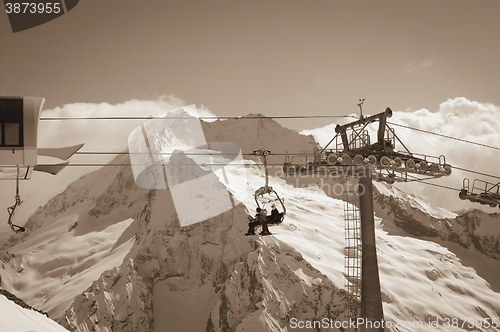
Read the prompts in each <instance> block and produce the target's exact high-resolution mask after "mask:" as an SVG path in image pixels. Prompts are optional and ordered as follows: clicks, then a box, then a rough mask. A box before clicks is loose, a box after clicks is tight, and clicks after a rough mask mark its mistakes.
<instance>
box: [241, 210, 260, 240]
mask: <svg viewBox="0 0 500 332" xmlns="http://www.w3.org/2000/svg"><path fill="white" fill-rule="evenodd" d="M256 211H257V213H256V214H255V218H252V216H248V231H247V233H246V234H245V235H255V226H257V225H258V224H260V221H259V218H260V215H261V214H260V212H261V209H260V208H259V207H258V208H257V210H256Z"/></svg>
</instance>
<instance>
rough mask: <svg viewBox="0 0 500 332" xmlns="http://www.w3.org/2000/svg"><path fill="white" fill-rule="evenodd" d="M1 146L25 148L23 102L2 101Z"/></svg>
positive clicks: (0, 120)
mask: <svg viewBox="0 0 500 332" xmlns="http://www.w3.org/2000/svg"><path fill="white" fill-rule="evenodd" d="M0 146H2V147H18V146H23V101H22V100H21V99H19V100H0Z"/></svg>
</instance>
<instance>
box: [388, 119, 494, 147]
mask: <svg viewBox="0 0 500 332" xmlns="http://www.w3.org/2000/svg"><path fill="white" fill-rule="evenodd" d="M387 123H388V124H391V125H393V126H398V127H401V128H406V129H411V130H415V131H420V132H423V133H426V134H431V135H436V136H440V137H445V138H449V139H453V140H456V141H460V142H465V143H469V144H474V145H478V146H482V147H485V148H490V149H495V150H500V148H498V147H496V146H492V145H487V144H482V143H477V142H473V141H469V140H466V139H463V138H457V137H453V136H448V135H444V134H438V133H434V132H432V131H427V130H423V129H418V128H413V127H409V126H405V125H401V124H397V123H394V122H389V121H388V122H387Z"/></svg>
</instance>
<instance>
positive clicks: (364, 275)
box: [283, 100, 452, 332]
mask: <svg viewBox="0 0 500 332" xmlns="http://www.w3.org/2000/svg"><path fill="white" fill-rule="evenodd" d="M363 101H364V100H360V103H359V104H358V106H359V108H360V112H362V109H361V105H362V104H363ZM391 116H392V110H391V109H390V108H386V110H385V111H384V112H381V113H379V114H375V115H372V116H363V115H360V118H359V119H358V120H356V121H354V122H351V123H347V124H344V125H337V126H336V128H335V132H336V134H335V136H334V137H333V138H332V139H331V140H330V142H328V144H327V145H326V146H325V147H324V148H322V149H315V150H314V152H313V156H314V157H313V160H312V161H308V160H307V158H306V162H305V164H299V163H294V156H286V158H285V162H284V165H283V170H284V172H285V174H286V175H287V176H295V175H300V176H299V177H300V178H302V177H304V178H307V177H309V176H316V177H320V176H323V177H324V178H340V177H351V178H354V179H356V180H357V186H358V190H356V191H355V193H351V194H348V195H347V198H346V196H344V223H345V227H346V230H345V232H346V233H345V243H346V247H345V249H344V252H345V278H346V288H347V292H348V297H349V301H350V302H352V301H353V300H354V301H360V309H361V310H357V309H356V310H355V309H354V308H353V306H352V305H349V306H348V310H347V314H348V316H349V317H348V318H349V319H350V320H357V319H358V318H362V319H363V321H364V322H372V324H365V325H363V326H361V327H360V331H377V332H382V331H384V328H383V319H384V313H383V307H382V296H381V291H380V279H379V271H378V260H377V251H376V237H375V220H374V219H375V218H374V211H373V183H372V179H376V180H378V181H384V182H387V183H394V182H398V181H401V182H403V181H404V182H407V181H418V180H425V179H429V178H439V177H441V176H448V175H450V174H451V169H452V168H451V166H450V165H448V164H447V163H446V159H445V157H444V156H442V155H441V156H439V157H433V156H429V155H423V154H416V153H412V152H410V150H409V149H408V148H407V147H406V146H405V145H404V143H403V142H402V141H401V140H400V139H399V137H398V136H397V135H396V132H395V131H394V129H392V128H391V127H389V126H388V123H387V118H389V117H391ZM375 122H378V124H379V126H378V131H377V132H376V140H375V142H374V143H371V136H370V134H369V131H368V129H369V127H368V125H369V124H371V123H375ZM332 143H333V144H334V145H333V147H332V148H330V149H327V148H328V147H329V146H330V145H331V144H332ZM396 144H399V145H401V147H402V148H403V150H401V151H398V150H396ZM408 173H410V174H414V175H411V176H410V177H409V176H408ZM421 177H425V178H421ZM348 184H349V182H347V185H346V184H344V193H345V192H346V190H348ZM322 185H323V182H322ZM346 187H347V188H346ZM358 200H359V203H358Z"/></svg>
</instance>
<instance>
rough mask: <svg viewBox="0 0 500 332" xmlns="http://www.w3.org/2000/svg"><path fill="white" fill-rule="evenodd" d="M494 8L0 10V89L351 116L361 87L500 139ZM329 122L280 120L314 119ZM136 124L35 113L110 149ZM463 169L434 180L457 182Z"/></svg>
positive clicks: (410, 120)
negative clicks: (23, 26)
mask: <svg viewBox="0 0 500 332" xmlns="http://www.w3.org/2000/svg"><path fill="white" fill-rule="evenodd" d="M499 12H500V2H499V1H496V0H491V1H482V0H481V1H461V0H442V1H425V0H421V1H411V2H410V1H401V0H400V1H336V0H330V1H316V0H313V1H304V0H300V1H293V0H286V1H281V0H275V1H256V0H252V1H217V0H216V1H160V0H151V1H138V0H85V1H80V2H79V4H78V5H77V6H76V7H75V8H74V9H73V10H71V11H70V12H68V13H67V14H65V15H63V16H61V17H59V18H58V19H55V20H53V21H51V22H48V23H46V24H44V25H41V26H38V27H35V28H32V29H30V30H26V31H23V32H19V33H15V34H13V33H12V32H11V30H10V26H9V23H8V19H7V15H6V14H5V13H3V11H2V12H0V95H32V96H42V97H45V98H46V104H45V107H44V108H45V109H46V110H47V111H46V112H45V113H44V116H52V115H71V116H79V115H91V116H102V115H150V114H151V115H154V114H160V113H162V112H164V111H167V110H170V109H173V108H175V107H176V106H179V105H188V104H196V105H198V107H199V108H203V109H205V110H209V111H211V112H212V113H213V114H216V115H219V116H230V115H245V114H249V113H262V114H265V115H269V116H272V115H310V114H312V115H346V114H352V113H356V112H358V109H357V106H356V104H357V101H358V99H359V98H365V99H366V101H365V105H364V111H365V112H366V113H368V114H370V113H371V114H374V113H378V112H381V111H383V110H384V109H385V108H386V107H391V108H392V110H393V111H395V112H396V113H395V116H394V118H393V120H394V121H395V122H399V123H405V124H408V125H411V126H414V127H418V128H421V129H426V130H431V131H435V132H440V133H443V134H447V135H452V136H456V137H461V138H466V139H471V140H475V141H479V142H486V143H488V144H491V145H496V146H500V139H499V133H500V124H499V123H498V121H497V118H498V114H499V113H498V111H499V109H498V105H500V94H499V93H498V87H499V86H500V65H499V59H500V42H499V41H498V35H499V32H500V20H498V13H499ZM201 105H203V106H201ZM335 121H337V120H336V119H331V120H324V119H323V120H294V119H290V120H280V123H281V124H283V125H285V126H287V127H289V128H293V129H296V130H306V129H307V130H312V129H315V128H318V127H322V126H325V125H329V124H333V123H334V122H335ZM72 126H74V125H72ZM135 126H136V123H134V124H131V123H125V124H124V123H123V122H120V123H117V122H112V123H99V124H96V123H95V122H94V123H90V122H82V123H80V124H78V127H79V128H78V130H75V129H74V127H71V126H70V125H68V124H67V123H66V124H48V123H43V124H42V125H41V134H40V140H41V143H43V144H49V145H54V144H55V145H57V144H59V145H68V144H73V143H78V142H85V143H86V147H85V149H87V150H89V151H95V150H97V149H98V148H101V149H106V150H113V149H115V150H116V149H117V148H122V147H123V148H124V147H125V146H126V140H124V137H126V135H125V134H126V133H129V132H130V131H131V130H132V129H133V127H135ZM396 130H397V132H398V133H401V135H402V136H403V137H404V138H405V139H406V141H405V144H407V145H408V146H411V148H412V149H416V150H417V151H415V152H420V153H432V154H438V155H439V154H448V155H447V160H448V161H449V162H450V163H454V164H455V165H459V166H461V167H466V168H471V169H475V170H478V171H482V172H486V173H490V174H494V173H495V171H496V167H495V165H497V164H498V162H499V161H500V160H499V159H500V158H498V155H499V154H498V152H499V151H495V150H491V149H484V148H478V147H474V146H471V145H467V144H464V143H459V142H455V141H449V140H441V139H438V138H435V137H428V136H425V137H424V136H422V134H417V133H410V132H408V133H407V132H405V130H403V129H398V128H396ZM97 141H98V142H100V144H101V145H96V144H97V143H96V142H97ZM102 142H106V144H104V145H103V143H102ZM417 143H418V144H417ZM422 143H428V144H429V145H424V144H422ZM80 158H81V157H80ZM79 161H81V159H79ZM65 172H66V171H65ZM68 172H69V171H68ZM71 172H77V171H76V170H72V171H71ZM80 172H82V171H81V170H80ZM498 175H500V173H499V174H498ZM459 176H460V177H462V174H459ZM459 176H458V175H457V176H456V177H454V178H453V179H452V178H451V177H450V178H449V179H444V180H439V181H441V182H436V183H441V184H444V185H449V186H453V187H457V188H458V187H460V186H461V178H459ZM472 177H473V175H472ZM489 180H491V181H494V180H493V179H489ZM50 181H54V180H50ZM58 181H60V180H58ZM33 183H34V182H33ZM10 186H11V184H8V185H7V184H4V183H2V189H5V188H7V187H10ZM23 186H24V187H26V191H27V195H33V197H35V196H36V197H41V193H40V192H38V193H36V192H34V193H32V194H30V193H29V191H30V190H31V189H30V188H33V186H34V185H28V184H23ZM61 186H62V187H63V185H62V184H61ZM425 188H426V189H418V191H419V192H420V193H423V194H426V195H428V196H429V195H430V196H429V197H431V196H432V195H434V193H435V192H436V191H435V188H430V189H429V187H425ZM8 189H9V190H10V188H8ZM60 190H62V189H60ZM411 190H417V189H411ZM3 191H5V190H2V192H3ZM429 191H431V192H429ZM445 192H446V191H445ZM438 193H439V191H438ZM446 193H447V194H448V195H455V196H456V193H454V192H451V193H448V192H446ZM2 195H3V194H2ZM47 195H49V194H47ZM443 196H444V194H442V193H441V194H439V197H440V198H442V197H443ZM5 197H10V196H5ZM3 198H4V196H2V206H0V209H1V210H4V207H3V205H5V206H7V205H9V204H3V202H4V201H5V200H4V199H3ZM441 200H442V199H441ZM459 203H460V202H458V203H453V204H454V206H451V205H452V204H451V203H448V204H449V205H450V208H459V207H460V206H456V205H457V204H459Z"/></svg>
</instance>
